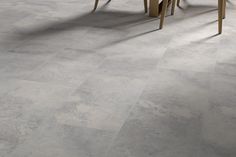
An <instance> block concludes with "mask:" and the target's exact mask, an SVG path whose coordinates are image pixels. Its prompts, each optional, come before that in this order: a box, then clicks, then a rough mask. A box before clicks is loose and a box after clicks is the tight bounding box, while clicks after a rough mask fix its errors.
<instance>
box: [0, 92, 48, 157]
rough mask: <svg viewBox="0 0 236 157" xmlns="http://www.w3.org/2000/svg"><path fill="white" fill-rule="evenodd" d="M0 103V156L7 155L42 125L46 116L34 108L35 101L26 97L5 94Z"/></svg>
mask: <svg viewBox="0 0 236 157" xmlns="http://www.w3.org/2000/svg"><path fill="white" fill-rule="evenodd" d="M0 104H1V105H0V139H1V140H0V141H1V142H0V143H1V144H0V150H1V151H0V156H5V155H6V156H7V154H8V153H10V152H12V151H14V149H15V148H16V147H17V146H19V145H20V144H22V143H23V142H24V141H25V139H26V138H27V137H28V136H29V135H30V134H31V133H32V132H34V131H35V130H36V129H37V128H38V127H40V124H41V121H42V119H43V118H44V116H43V115H42V114H39V113H40V112H38V111H34V110H32V106H33V105H32V104H33V102H32V101H31V100H29V99H26V98H20V97H14V96H9V95H5V96H2V97H0Z"/></svg>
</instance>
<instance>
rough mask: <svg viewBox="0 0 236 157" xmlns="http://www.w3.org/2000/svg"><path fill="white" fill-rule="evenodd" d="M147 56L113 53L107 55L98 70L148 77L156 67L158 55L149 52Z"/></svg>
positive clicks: (118, 74)
mask: <svg viewBox="0 0 236 157" xmlns="http://www.w3.org/2000/svg"><path fill="white" fill-rule="evenodd" d="M149 54H150V55H149V56H145V57H144V55H143V54H141V53H140V54H137V55H136V54H126V55H124V54H123V55H114V56H112V57H107V58H106V59H105V60H104V62H103V64H102V65H101V66H100V67H99V68H98V71H99V72H100V73H103V74H108V75H113V76H118V77H119V76H121V77H129V78H131V79H132V78H137V79H144V80H145V79H148V77H149V76H150V74H151V73H152V72H153V71H154V70H155V69H156V65H157V63H158V59H159V57H158V55H156V54H152V53H149Z"/></svg>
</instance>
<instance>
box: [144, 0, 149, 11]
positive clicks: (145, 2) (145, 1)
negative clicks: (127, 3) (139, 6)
mask: <svg viewBox="0 0 236 157" xmlns="http://www.w3.org/2000/svg"><path fill="white" fill-rule="evenodd" d="M147 3H148V2H147V0H144V11H145V13H147V12H148V4H147Z"/></svg>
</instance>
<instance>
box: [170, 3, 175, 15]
mask: <svg viewBox="0 0 236 157" xmlns="http://www.w3.org/2000/svg"><path fill="white" fill-rule="evenodd" d="M175 5H176V0H172V7H171V15H174V14H175Z"/></svg>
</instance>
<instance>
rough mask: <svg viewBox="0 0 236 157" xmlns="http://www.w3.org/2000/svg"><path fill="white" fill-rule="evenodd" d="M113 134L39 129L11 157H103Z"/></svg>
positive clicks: (62, 127) (56, 127) (57, 127)
mask: <svg viewBox="0 0 236 157" xmlns="http://www.w3.org/2000/svg"><path fill="white" fill-rule="evenodd" d="M113 135H114V133H113V132H106V131H101V130H96V129H88V128H80V127H71V126H67V125H57V124H55V123H53V124H51V126H48V127H43V128H41V129H38V131H37V132H35V134H33V135H32V137H31V138H29V140H27V141H26V142H24V143H22V144H21V145H20V146H19V147H17V148H16V149H15V150H14V151H13V152H12V153H10V154H9V155H8V156H9V157H14V156H19V157H41V156H45V157H51V156H58V157H64V156H67V157H77V156H78V155H80V156H83V157H95V156H96V157H103V156H104V154H105V153H106V150H107V148H108V146H109V144H110V143H111V140H112V137H113Z"/></svg>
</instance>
